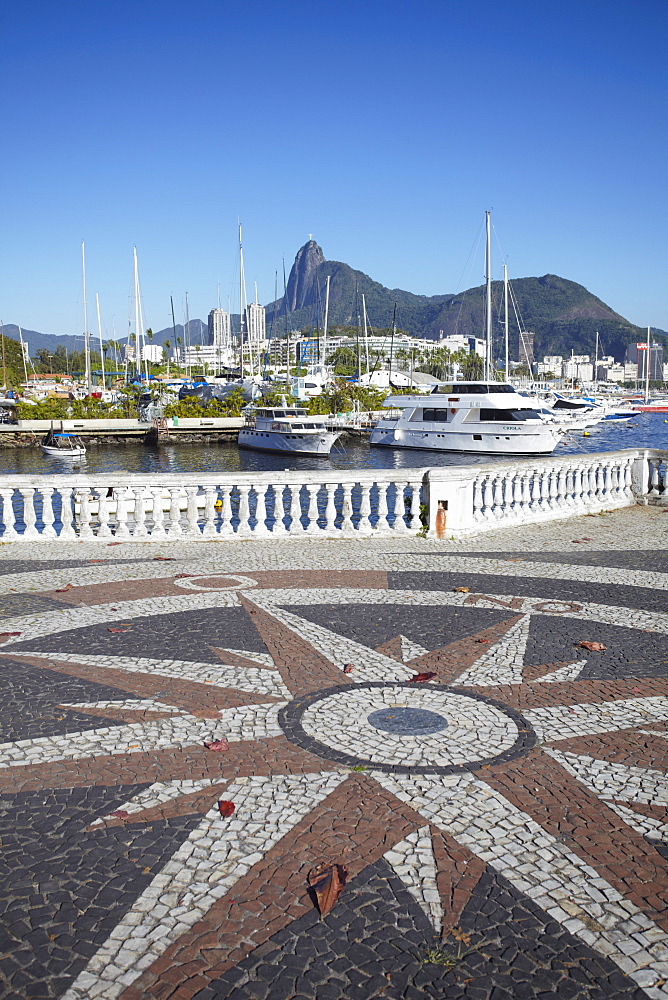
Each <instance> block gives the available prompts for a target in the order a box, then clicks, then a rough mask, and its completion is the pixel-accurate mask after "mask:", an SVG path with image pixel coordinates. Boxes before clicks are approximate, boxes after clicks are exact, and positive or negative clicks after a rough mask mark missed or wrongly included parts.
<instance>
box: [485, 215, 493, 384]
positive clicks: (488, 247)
mask: <svg viewBox="0 0 668 1000" xmlns="http://www.w3.org/2000/svg"><path fill="white" fill-rule="evenodd" d="M485 232H486V242H485V279H486V283H487V296H486V308H485V379H486V381H488V382H489V379H490V377H491V376H490V373H491V354H492V235H491V226H490V213H489V212H485Z"/></svg>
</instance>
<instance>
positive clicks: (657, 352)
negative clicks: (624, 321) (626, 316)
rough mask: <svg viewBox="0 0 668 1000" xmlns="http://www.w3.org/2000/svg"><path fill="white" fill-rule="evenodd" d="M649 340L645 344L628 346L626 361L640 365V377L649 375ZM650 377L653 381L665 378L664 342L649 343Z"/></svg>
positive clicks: (640, 378)
mask: <svg viewBox="0 0 668 1000" xmlns="http://www.w3.org/2000/svg"><path fill="white" fill-rule="evenodd" d="M647 353H648V351H647V342H646V341H645V343H644V344H641V343H638V344H629V346H628V347H627V348H626V361H627V362H630V363H631V364H637V365H638V379H639V380H640V381H642V380H643V379H644V378H646V377H647ZM649 378H650V381H651V382H661V381H662V380H663V344H654V343H650V345H649Z"/></svg>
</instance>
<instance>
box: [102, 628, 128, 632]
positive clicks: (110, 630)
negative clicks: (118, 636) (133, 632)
mask: <svg viewBox="0 0 668 1000" xmlns="http://www.w3.org/2000/svg"><path fill="white" fill-rule="evenodd" d="M129 631H130V629H129V628H108V629H107V632H129Z"/></svg>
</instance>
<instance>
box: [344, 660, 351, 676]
mask: <svg viewBox="0 0 668 1000" xmlns="http://www.w3.org/2000/svg"><path fill="white" fill-rule="evenodd" d="M343 672H344V674H352V672H353V665H352V663H346V665H345V666H344V668H343Z"/></svg>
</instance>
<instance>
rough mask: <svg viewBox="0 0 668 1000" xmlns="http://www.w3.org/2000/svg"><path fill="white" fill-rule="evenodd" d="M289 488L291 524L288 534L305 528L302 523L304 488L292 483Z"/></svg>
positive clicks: (293, 533) (296, 532) (294, 533)
mask: <svg viewBox="0 0 668 1000" xmlns="http://www.w3.org/2000/svg"><path fill="white" fill-rule="evenodd" d="M287 489H288V494H289V497H290V524H289V526H288V534H290V535H296V534H298V533H299V532H302V531H303V530H304V525H303V524H302V494H301V490H302V488H301V485H297V484H296V483H291V484H290V485H289V486H288V488H287Z"/></svg>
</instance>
